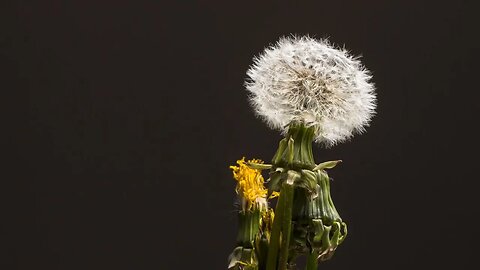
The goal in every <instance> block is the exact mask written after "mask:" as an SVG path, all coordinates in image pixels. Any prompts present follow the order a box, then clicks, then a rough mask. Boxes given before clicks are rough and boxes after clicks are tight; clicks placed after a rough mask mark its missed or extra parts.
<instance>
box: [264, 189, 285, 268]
mask: <svg viewBox="0 0 480 270" xmlns="http://www.w3.org/2000/svg"><path fill="white" fill-rule="evenodd" d="M284 197H285V195H284V193H283V192H280V196H279V197H278V200H277V206H276V207H275V217H274V218H273V224H272V232H271V234H270V244H269V247H268V255H267V267H266V270H277V269H276V267H277V258H278V249H279V244H280V230H281V227H282V216H283V213H284V206H285V204H284V200H285V198H284Z"/></svg>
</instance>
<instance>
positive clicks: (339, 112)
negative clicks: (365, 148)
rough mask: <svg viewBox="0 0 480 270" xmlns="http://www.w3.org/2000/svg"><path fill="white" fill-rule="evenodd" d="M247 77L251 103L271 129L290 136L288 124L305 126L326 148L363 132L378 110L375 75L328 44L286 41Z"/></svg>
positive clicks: (264, 56)
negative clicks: (371, 80) (294, 123)
mask: <svg viewBox="0 0 480 270" xmlns="http://www.w3.org/2000/svg"><path fill="white" fill-rule="evenodd" d="M247 75H248V79H247V81H246V84H245V85H246V89H247V91H248V92H249V99H250V103H251V104H252V106H253V108H254V110H255V112H256V114H257V115H258V116H260V117H261V118H262V119H263V120H264V121H265V122H266V123H267V124H268V125H269V126H270V127H272V128H274V129H278V130H280V131H282V132H283V133H286V131H287V130H286V127H287V126H288V124H289V123H291V122H295V121H300V122H303V123H304V124H306V125H307V126H310V127H314V128H315V131H316V133H315V134H316V137H315V141H316V142H318V143H321V144H323V145H325V146H327V147H329V146H332V145H335V144H337V143H339V142H343V141H346V140H348V139H350V138H351V137H352V136H353V135H354V134H355V133H362V132H364V131H365V127H366V126H368V125H369V122H370V119H371V118H372V116H373V114H374V112H375V108H376V95H375V87H374V85H373V83H371V82H370V79H371V75H370V72H369V71H368V70H367V69H366V68H365V67H364V66H363V65H362V63H361V62H360V60H359V58H358V57H354V56H352V55H350V53H349V52H348V51H346V50H345V49H340V48H336V47H334V46H333V45H331V44H330V43H329V42H328V41H327V40H317V39H313V38H310V37H284V38H281V39H280V40H279V41H278V42H277V43H276V44H275V45H274V46H271V47H268V48H266V49H265V51H264V52H263V53H262V54H260V55H259V56H258V57H255V58H254V64H253V65H252V66H251V67H250V69H249V70H248V71H247Z"/></svg>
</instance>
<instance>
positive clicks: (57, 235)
mask: <svg viewBox="0 0 480 270" xmlns="http://www.w3.org/2000/svg"><path fill="white" fill-rule="evenodd" d="M158 2H160V1H131V3H127V2H124V1H16V2H9V1H2V3H1V4H0V6H1V8H0V10H1V11H2V13H3V15H2V16H0V30H1V31H0V65H1V67H2V70H3V71H2V72H1V73H0V78H1V81H0V84H1V85H0V89H1V93H2V98H1V100H2V101H3V102H4V103H5V104H4V105H2V106H1V107H2V113H1V114H2V118H4V120H2V130H1V133H2V140H1V141H2V145H3V146H2V149H3V150H2V152H3V154H4V157H5V160H4V161H3V162H2V165H3V166H2V167H3V169H2V175H3V176H2V177H1V183H2V187H1V190H2V193H4V194H2V196H1V206H0V207H1V210H2V211H1V216H0V218H1V219H0V228H1V230H2V231H1V234H0V237H1V239H0V259H1V261H0V264H1V265H2V267H0V268H1V269H6V270H8V269H67V270H69V269H167V270H169V269H226V264H227V257H228V254H229V253H230V252H231V250H232V248H233V247H234V242H235V237H236V217H235V212H234V209H235V206H234V204H235V193H234V187H235V182H234V181H233V180H232V177H231V172H230V170H229V169H228V166H229V165H230V164H233V163H234V162H235V160H236V159H238V158H241V157H242V156H246V157H248V158H253V157H255V158H262V159H264V160H267V161H268V160H270V159H271V157H272V155H273V153H274V151H275V149H276V147H277V143H278V140H279V139H281V136H280V135H279V134H278V132H276V131H272V130H269V129H268V128H267V127H266V125H264V124H263V123H262V122H261V121H260V120H259V119H257V118H256V117H255V115H254V114H253V112H252V110H251V108H250V107H249V105H248V102H247V97H246V91H244V88H243V82H244V79H245V77H246V75H245V72H246V70H247V69H248V67H249V65H250V64H251V63H252V57H253V56H254V55H256V54H258V53H259V52H261V51H262V50H263V48H264V47H265V46H267V45H269V44H271V43H273V42H275V41H276V40H277V39H278V38H279V37H280V36H282V35H288V34H290V33H297V34H310V35H311V36H314V37H318V38H322V37H330V40H331V41H332V42H334V43H336V44H339V45H341V46H343V45H344V44H345V46H346V48H348V49H350V50H351V51H352V53H354V54H359V55H363V62H364V64H365V65H366V66H367V67H368V68H369V69H370V70H371V71H372V72H373V75H374V79H373V80H374V82H375V84H376V86H377V88H378V110H377V115H376V116H375V118H374V119H373V121H372V124H371V127H370V128H368V131H367V133H365V134H363V135H361V136H356V137H355V138H354V139H353V140H352V141H350V142H348V143H345V144H342V145H339V146H336V147H334V148H331V149H321V148H320V147H318V146H317V147H315V149H314V152H315V157H316V159H317V161H318V162H320V161H324V160H330V159H343V160H344V163H342V164H341V166H338V167H337V168H335V169H334V170H332V171H331V175H332V176H333V178H334V179H335V180H334V182H333V184H332V189H333V190H332V195H333V199H334V202H335V204H336V206H337V209H339V212H340V213H341V215H342V217H343V218H344V219H345V220H346V221H347V222H348V224H349V229H350V230H349V232H350V234H349V236H348V238H347V240H346V241H345V242H344V244H342V245H341V246H340V247H339V249H338V250H337V253H336V255H335V256H334V257H333V259H332V260H331V261H329V262H327V263H324V264H323V265H322V266H321V269H352V268H356V269H478V266H477V267H475V266H473V264H474V263H477V262H478V252H479V251H480V249H479V247H478V245H479V242H478V241H477V239H478V237H477V235H478V232H477V231H478V228H479V227H478V225H476V223H475V222H476V219H477V216H478V215H479V210H478V207H479V203H478V195H477V194H478V189H477V188H476V187H478V184H477V183H478V181H479V177H478V175H479V173H478V168H479V166H478V155H472V156H470V155H469V154H471V153H476V152H477V151H476V150H477V149H478V142H477V138H478V132H476V131H475V128H476V126H477V125H478V123H479V120H478V117H479V115H480V114H479V103H478V99H475V94H476V92H478V91H479V90H480V89H479V77H480V67H479V61H478V60H479V57H478V50H479V48H480V42H479V25H480V20H479V19H478V17H479V15H478V10H479V9H478V8H477V7H476V6H475V5H474V2H475V1H470V2H468V1H450V2H447V1H443V2H442V1H430V2H426V1H315V2H314V3H306V2H305V3H304V2H303V1H296V2H295V3H283V2H282V1H276V2H279V3H276V2H275V1H256V2H246V1H236V2H237V3H235V4H233V3H227V2H230V1H199V2H196V3H193V2H192V3H186V2H184V1H177V2H178V3H176V4H174V3H170V4H167V3H158ZM172 2H173V1H172ZM231 2H233V1H231ZM280 2H282V3H280ZM477 153H478V152H477Z"/></svg>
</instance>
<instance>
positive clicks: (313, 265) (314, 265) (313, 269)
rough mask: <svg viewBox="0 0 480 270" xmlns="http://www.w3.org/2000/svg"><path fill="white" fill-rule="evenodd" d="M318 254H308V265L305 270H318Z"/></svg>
mask: <svg viewBox="0 0 480 270" xmlns="http://www.w3.org/2000/svg"><path fill="white" fill-rule="evenodd" d="M317 257H318V255H317V253H316V252H311V253H310V254H308V257H307V265H306V267H305V270H317V269H318V260H317Z"/></svg>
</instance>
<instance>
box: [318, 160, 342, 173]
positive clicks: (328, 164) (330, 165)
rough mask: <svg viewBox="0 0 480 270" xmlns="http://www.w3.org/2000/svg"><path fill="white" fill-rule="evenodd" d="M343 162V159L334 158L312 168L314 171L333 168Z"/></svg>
mask: <svg viewBox="0 0 480 270" xmlns="http://www.w3.org/2000/svg"><path fill="white" fill-rule="evenodd" d="M340 162H342V160H332V161H325V162H322V163H320V164H318V165H317V166H315V168H313V169H312V171H318V170H324V169H332V168H334V167H335V166H337V164H338V163H340Z"/></svg>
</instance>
